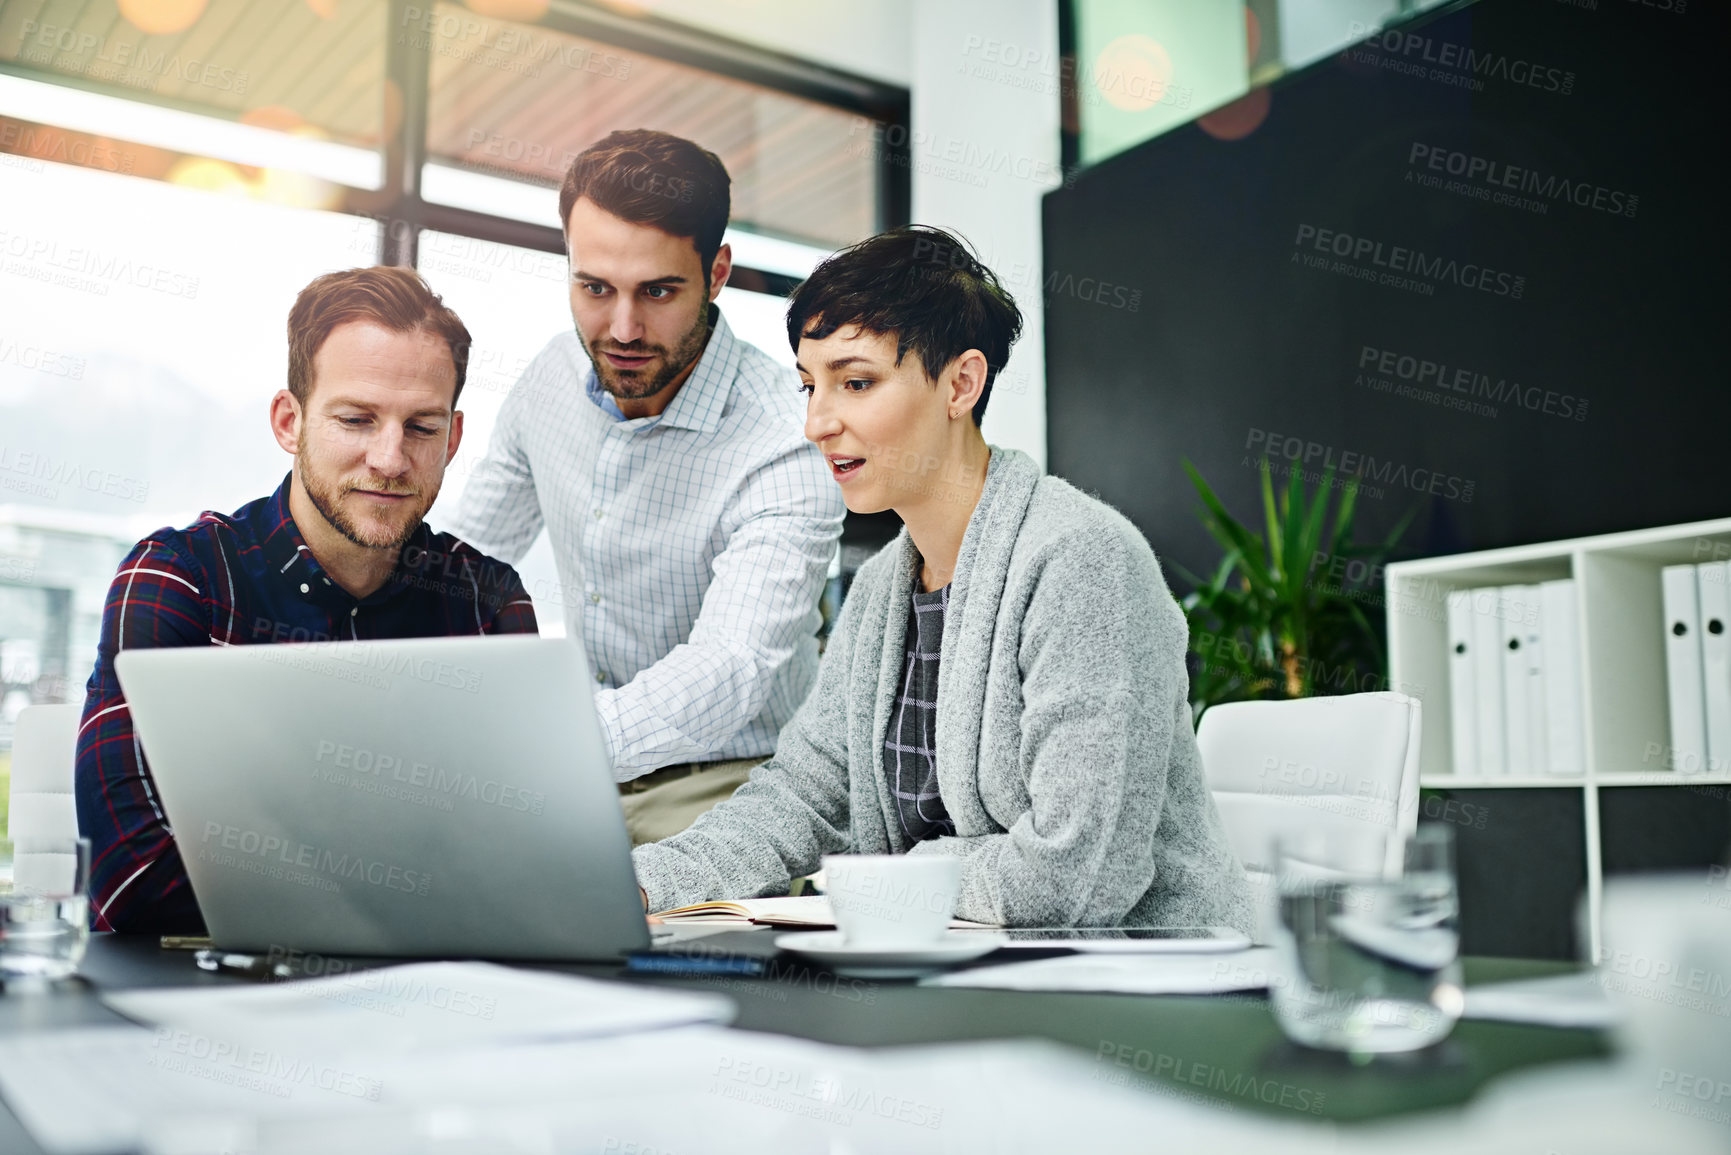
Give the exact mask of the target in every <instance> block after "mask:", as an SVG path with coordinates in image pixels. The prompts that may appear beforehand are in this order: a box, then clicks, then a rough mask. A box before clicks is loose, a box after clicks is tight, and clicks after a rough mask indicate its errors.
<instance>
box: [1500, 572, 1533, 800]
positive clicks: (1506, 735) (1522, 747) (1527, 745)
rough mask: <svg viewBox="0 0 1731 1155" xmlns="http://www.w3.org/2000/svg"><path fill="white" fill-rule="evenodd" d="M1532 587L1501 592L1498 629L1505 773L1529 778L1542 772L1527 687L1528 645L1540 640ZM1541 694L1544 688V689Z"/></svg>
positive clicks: (1508, 587) (1511, 587) (1512, 588)
mask: <svg viewBox="0 0 1731 1155" xmlns="http://www.w3.org/2000/svg"><path fill="white" fill-rule="evenodd" d="M1536 592H1537V591H1536V590H1534V589H1533V587H1531V586H1504V587H1502V589H1501V590H1499V591H1498V594H1499V599H1500V600H1499V605H1498V615H1497V616H1498V622H1497V624H1498V627H1499V630H1500V638H1501V641H1502V651H1501V656H1502V662H1503V751H1504V755H1505V758H1506V762H1505V767H1504V768H1505V770H1506V772H1507V773H1509V774H1513V775H1517V776H1523V777H1524V776H1526V775H1530V774H1533V773H1535V772H1536V771H1537V770H1538V769H1539V762H1538V756H1537V754H1536V752H1535V751H1534V750H1533V711H1532V703H1531V701H1530V696H1529V691H1528V688H1527V684H1528V682H1529V681H1531V679H1532V670H1531V663H1532V657H1531V655H1530V654H1529V653H1528V652H1527V648H1528V646H1529V645H1536V643H1537V641H1538V637H1537V635H1538V629H1537V620H1538V609H1539V607H1538V605H1537V604H1536V601H1537V599H1536V598H1534V597H1533V596H1532V595H1533V594H1534V593H1536ZM1541 692H1542V687H1541Z"/></svg>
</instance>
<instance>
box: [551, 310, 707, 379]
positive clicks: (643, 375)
mask: <svg viewBox="0 0 1731 1155" xmlns="http://www.w3.org/2000/svg"><path fill="white" fill-rule="evenodd" d="M577 339H578V340H580V341H582V342H583V351H584V352H586V353H588V354H589V363H590V364H592V365H594V366H595V377H596V379H597V380H599V381H600V382H601V388H603V389H605V390H606V391H607V392H608V393H610V394H612V395H613V396H614V397H617V398H619V399H620V400H622V401H640V400H642V399H643V398H645V397H653V396H655V395H656V394H657V393H659V392H661V391H662V390H663V389H665V388H667V386H668V385H669V384H670V383H671V382H672V381H673V379H674V378H675V377H677V376H679V375H680V374H681V373H683V372H685V370H686V368H687V367H688V366H689V365H691V363H692V362H694V361H696V360H697V359H698V358H699V357H701V356H703V347H704V346H705V345H707V344H708V343H709V309H708V307H707V306H705V307H704V309H703V311H702V312H701V313H700V314H699V315H698V318H697V323H696V324H694V325H692V326H691V328H690V329H688V330H686V331H685V333H684V335H683V336H681V337H680V338H679V342H678V343H677V344H676V345H674V346H673V348H672V349H671V350H669V349H668V348H667V346H665V345H648V344H645V343H643V342H642V341H633V342H632V343H631V344H629V345H620V344H618V343H616V342H610V343H608V344H605V345H603V346H601V348H599V349H597V348H596V347H595V346H594V345H592V344H591V343H590V342H589V339H588V338H587V337H585V336H584V335H583V332H582V330H581V329H579V330H578V332H577ZM603 352H610V353H628V354H631V355H633V356H642V355H643V354H645V353H649V354H655V355H658V356H659V357H660V359H661V360H660V366H661V367H660V368H659V369H657V370H655V371H654V372H653V373H649V372H646V371H645V370H643V369H615V368H614V367H613V366H611V365H609V364H608V363H607V359H606V358H605V357H603V356H601V354H602V353H603Z"/></svg>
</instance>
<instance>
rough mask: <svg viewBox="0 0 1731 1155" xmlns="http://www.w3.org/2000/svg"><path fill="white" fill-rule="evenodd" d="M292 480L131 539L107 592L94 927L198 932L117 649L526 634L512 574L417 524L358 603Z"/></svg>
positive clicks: (94, 807) (89, 709)
mask: <svg viewBox="0 0 1731 1155" xmlns="http://www.w3.org/2000/svg"><path fill="white" fill-rule="evenodd" d="M288 495H289V481H288V479H287V478H284V480H283V483H282V485H281V486H279V487H278V488H277V491H276V492H275V493H274V494H272V495H271V496H270V497H264V498H260V499H259V500H257V501H254V502H249V503H248V504H246V505H243V506H242V507H241V508H240V509H238V510H236V511H235V512H234V513H233V514H232V515H223V514H220V513H208V512H207V513H206V514H205V515H204V516H203V517H201V518H199V519H198V520H197V521H196V522H194V523H193V524H192V525H190V526H188V527H186V528H185V529H180V530H175V529H166V528H164V529H159V530H157V531H156V532H155V533H153V534H151V535H150V536H149V537H147V538H145V539H144V540H143V541H141V542H139V543H138V544H137V545H136V546H134V547H133V549H132V552H131V553H129V554H128V555H127V556H126V560H125V561H123V562H121V563H120V572H119V573H117V574H116V575H115V577H114V583H113V584H112V585H111V586H109V589H108V600H107V602H106V604H105V605H104V607H103V611H102V639H101V641H100V643H99V644H98V646H97V651H96V669H95V671H94V672H93V673H92V674H91V675H90V684H89V686H88V687H87V689H86V692H85V698H84V717H83V721H82V723H81V725H80V727H79V730H78V770H77V777H76V796H77V802H78V826H79V829H80V830H81V831H82V832H83V833H84V835H85V836H86V837H87V838H89V839H90V850H91V871H90V899H91V926H92V927H93V928H94V929H96V930H119V931H137V932H147V933H194V934H196V933H202V932H203V929H204V925H203V923H204V920H203V919H202V917H201V916H200V914H199V910H198V903H197V900H196V899H195V898H194V897H193V894H192V887H191V884H190V883H188V881H187V877H186V870H185V868H184V867H183V866H182V864H181V860H180V852H179V850H178V849H176V847H175V843H174V831H173V830H171V829H170V828H169V825H168V819H167V817H166V816H165V815H164V814H163V812H162V805H161V803H160V802H159V801H158V799H157V796H156V790H155V787H154V786H153V784H152V782H151V779H150V769H149V767H148V766H147V765H146V764H145V760H144V752H143V750H141V749H140V748H139V745H138V740H137V738H135V737H134V736H133V732H132V717H131V714H130V713H129V712H128V710H127V707H126V698H125V696H124V695H123V694H122V693H121V690H120V680H119V678H117V677H116V676H115V672H114V657H115V655H116V654H117V653H119V652H120V651H121V650H122V649H138V648H140V647H149V646H208V645H216V646H239V645H252V644H257V643H268V642H324V641H349V640H358V641H371V640H377V639H383V638H417V637H444V636H450V635H454V634H532V633H536V632H537V630H536V626H535V610H534V607H533V605H532V604H531V602H530V600H529V595H528V593H527V592H526V591H525V590H524V589H523V583H522V581H521V579H519V578H518V576H517V571H516V570H514V569H512V568H511V567H510V566H508V565H506V564H505V563H503V562H499V561H495V560H493V559H492V558H490V557H488V556H486V555H485V554H483V553H481V552H480V551H479V550H476V549H475V548H473V547H472V546H469V545H466V544H464V543H463V542H461V541H458V540H457V539H456V538H454V537H452V536H451V535H450V534H448V533H435V532H433V531H432V530H430V529H429V528H427V526H426V525H425V524H424V523H423V524H422V525H421V526H420V527H419V528H418V529H416V530H415V534H414V536H413V537H412V538H411V539H410V542H409V544H408V545H407V546H405V547H404V548H403V552H402V557H401V559H400V560H399V562H398V565H397V569H396V572H395V573H393V574H392V575H391V578H390V580H389V581H387V582H386V583H385V584H384V585H383V586H381V587H380V588H379V589H378V590H376V591H374V592H373V593H371V594H369V595H368V596H366V597H364V598H359V599H357V598H355V597H354V596H353V595H352V594H350V593H349V592H348V591H347V590H345V589H343V588H342V587H341V586H340V585H337V584H336V583H335V582H333V581H332V580H331V579H330V578H328V577H327V576H325V570H324V567H322V566H321V565H319V563H318V559H316V558H315V557H313V555H312V551H311V550H310V549H308V548H307V544H306V542H305V541H304V540H302V538H301V535H300V531H299V530H298V529H296V528H295V523H294V521H293V519H292V518H291V517H290V516H289V496H288Z"/></svg>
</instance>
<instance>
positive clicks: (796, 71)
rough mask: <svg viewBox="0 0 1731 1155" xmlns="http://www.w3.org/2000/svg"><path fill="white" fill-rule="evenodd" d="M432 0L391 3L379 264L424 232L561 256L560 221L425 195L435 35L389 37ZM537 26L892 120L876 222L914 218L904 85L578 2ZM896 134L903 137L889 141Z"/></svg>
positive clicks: (737, 277)
mask: <svg viewBox="0 0 1731 1155" xmlns="http://www.w3.org/2000/svg"><path fill="white" fill-rule="evenodd" d="M426 2H427V0H388V3H387V5H386V7H387V10H388V14H387V19H388V20H389V21H390V23H389V24H388V25H387V34H386V37H385V82H386V83H387V84H391V85H395V86H396V88H397V90H398V91H399V92H401V93H402V97H403V115H402V118H401V120H400V122H399V125H398V129H397V131H396V132H395V133H394V134H392V135H391V136H390V137H388V138H387V139H386V141H385V147H384V156H383V158H382V160H383V171H384V187H383V189H382V190H381V191H380V192H379V193H376V194H370V195H366V196H365V197H364V198H362V199H364V200H366V201H371V202H373V204H372V205H371V206H370V207H369V209H368V211H366V212H365V214H364V215H367V216H372V217H375V218H376V219H378V220H379V222H380V223H381V225H382V226H383V227H382V228H381V229H380V232H379V263H380V264H382V265H406V266H409V267H414V266H415V265H416V259H417V255H418V250H419V239H420V234H421V231H422V230H424V229H432V230H434V231H436V232H442V233H453V234H457V235H461V236H466V237H473V238H475V239H476V240H482V241H492V242H495V243H498V244H507V245H516V246H518V247H519V248H526V249H535V250H538V251H540V252H545V253H560V254H563V253H564V252H565V235H564V230H563V229H561V228H556V227H554V226H552V225H536V224H530V223H528V222H525V221H519V220H513V219H511V218H508V217H500V216H494V215H492V214H490V213H483V212H476V211H474V210H472V209H463V208H455V207H453V206H450V205H442V204H438V203H437V202H433V201H428V200H425V199H424V198H423V197H422V196H421V174H422V173H423V171H424V170H425V168H426V165H427V164H428V163H429V160H430V156H429V149H428V146H427V129H428V111H429V107H430V104H431V90H430V86H431V75H432V54H433V45H432V42H431V38H430V37H424V38H423V37H412V36H408V37H393V36H391V35H389V31H388V30H389V29H390V28H394V27H400V26H402V24H403V23H404V22H405V21H407V20H408V19H409V17H408V10H409V9H410V8H412V7H419V6H421V5H423V4H425V3H426ZM536 27H540V28H545V29H547V30H549V31H551V32H559V33H565V34H567V35H572V36H581V37H583V38H585V39H588V40H594V41H597V42H599V43H603V44H608V45H611V46H613V47H615V48H621V49H624V50H626V51H629V52H635V53H638V54H641V55H644V56H651V57H655V58H657V59H660V60H666V61H669V62H671V63H674V64H681V65H685V66H687V67H690V68H697V69H701V70H703V71H706V72H711V73H714V74H716V75H718V76H724V77H727V78H728V79H730V80H739V81H744V82H746V83H748V84H755V85H758V86H760V87H763V88H768V89H772V90H774V91H777V92H782V93H786V94H788V95H790V96H797V97H800V98H802V99H805V100H811V101H815V102H817V103H820V104H826V105H829V106H831V107H833V108H838V109H842V110H844V111H847V112H852V113H855V114H858V115H861V116H869V117H871V118H873V119H875V120H878V121H881V122H883V123H884V124H885V126H886V127H889V126H900V127H901V128H902V129H903V131H901V132H885V133H884V134H883V139H884V146H883V148H882V149H880V150H879V151H878V153H877V165H876V175H877V206H878V220H877V225H876V227H877V228H878V229H879V230H882V229H886V228H892V227H894V226H896V225H901V224H906V223H908V221H909V219H910V212H911V206H912V200H913V197H912V181H911V174H910V169H909V164H908V155H907V149H908V135H909V134H908V132H907V131H906V129H907V126H908V119H909V108H910V100H909V95H908V90H907V89H905V88H900V87H897V86H894V85H889V84H884V83H882V82H880V81H875V80H869V79H867V78H865V77H862V76H857V75H854V74H852V73H848V72H843V71H841V70H840V69H835V68H830V67H828V66H825V65H820V64H815V63H813V62H811V61H806V60H801V59H798V58H796V57H793V56H788V55H785V54H782V53H778V52H772V51H769V50H767V49H763V48H758V47H755V46H753V45H748V44H744V43H741V42H739V41H735V40H730V39H727V38H725V37H722V36H719V35H716V34H714V33H710V32H701V31H698V30H695V29H692V28H687V27H685V26H683V25H678V24H674V23H672V22H670V21H666V20H662V19H659V18H656V17H652V16H623V15H619V14H616V13H612V12H606V11H602V10H599V9H596V8H590V7H588V6H586V5H582V4H579V3H575V2H573V0H552V2H551V3H550V4H549V5H548V8H547V11H546V13H545V14H544V15H543V16H542V17H541V19H540V20H538V21H537V22H536ZM416 41H419V45H418V46H417V44H416ZM892 140H894V141H900V142H901V143H900V144H899V145H891V144H890V143H889V142H890V141H892ZM348 199H349V201H350V202H351V203H350V204H347V205H345V206H344V210H343V211H350V212H353V211H356V208H355V206H354V205H353V202H354V201H355V200H356V198H355V197H353V196H351V197H350V198H348ZM728 283H729V284H731V285H733V286H734V287H735V288H740V289H747V290H750V291H754V292H761V293H771V294H774V295H776V296H782V297H785V296H787V295H788V294H789V293H790V292H792V291H793V287H794V285H795V284H797V283H798V279H797V278H794V277H789V276H787V275H786V274H784V273H778V272H773V271H771V270H767V269H756V268H752V267H751V266H749V265H741V264H737V263H736V264H735V265H734V270H733V274H732V275H731V276H730V278H729V281H728Z"/></svg>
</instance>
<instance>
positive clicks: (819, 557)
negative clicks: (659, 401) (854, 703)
mask: <svg viewBox="0 0 1731 1155" xmlns="http://www.w3.org/2000/svg"><path fill="white" fill-rule="evenodd" d="M715 317H716V320H715V328H714V330H713V332H711V334H710V337H709V344H708V346H707V347H706V348H705V349H704V352H703V356H702V357H701V358H700V359H699V360H698V362H697V365H696V367H695V368H694V369H693V370H692V372H691V376H689V377H687V378H686V380H685V384H684V385H683V386H681V387H680V390H679V392H678V393H677V394H676V395H675V396H674V398H673V401H672V402H671V403H670V404H669V405H668V406H667V409H666V410H665V411H664V412H662V414H661V415H660V416H659V417H643V418H636V419H631V420H627V419H626V418H625V417H624V415H623V414H621V413H620V412H619V407H618V406H617V405H616V404H614V402H613V398H612V397H610V396H609V395H608V394H607V393H606V392H605V391H603V390H602V388H601V385H600V382H599V381H598V380H597V379H596V376H595V370H594V368H593V367H592V366H591V365H590V363H589V357H588V355H587V354H586V353H585V352H584V351H583V345H582V342H581V341H579V340H578V338H577V334H576V333H575V332H567V333H562V334H560V335H559V336H557V337H555V338H553V340H551V341H550V342H548V343H547V347H546V348H545V349H543V350H542V351H541V352H540V354H539V355H538V356H536V358H535V360H533V361H532V362H530V364H529V367H528V369H526V370H525V371H524V373H523V376H522V378H521V379H519V380H518V381H517V383H516V384H515V385H514V386H513V387H512V389H511V392H510V393H509V394H508V395H507V396H506V398H505V402H504V405H503V406H502V407H501V408H500V411H499V419H498V424H497V425H496V426H495V427H494V430H493V439H492V444H490V445H489V446H488V447H487V456H486V458H485V459H484V460H483V461H482V462H481V464H480V465H478V466H477V467H476V469H475V473H474V475H473V476H472V477H471V478H470V479H469V484H468V486H467V487H466V488H465V489H464V491H463V498H462V501H461V503H460V504H459V506H458V509H457V514H456V518H455V521H454V523H453V524H452V525H451V526H450V528H451V530H452V532H454V533H456V534H457V535H458V536H459V537H461V538H463V539H464V540H465V541H468V542H470V543H471V544H473V545H475V546H476V548H478V549H481V550H483V551H484V552H486V553H490V554H492V555H493V556H495V557H499V558H503V559H505V560H507V561H510V562H513V563H515V562H517V561H518V560H520V559H521V558H522V556H523V555H524V553H526V552H527V551H528V549H529V547H530V546H531V545H532V544H534V541H535V538H536V535H538V534H539V533H540V532H541V529H542V527H543V526H545V527H546V529H547V532H548V535H549V536H550V538H551V539H552V544H553V552H554V556H555V558H556V559H557V562H558V567H559V586H560V588H559V589H558V590H556V591H554V598H553V599H552V600H554V601H555V602H557V603H558V604H560V606H561V608H562V610H563V611H564V614H565V622H566V627H567V629H568V630H569V631H570V632H571V634H572V636H578V635H579V631H581V637H582V638H583V639H584V643H585V645H586V647H587V649H588V654H589V663H590V665H591V667H592V668H593V669H594V670H595V680H596V682H597V683H599V685H598V688H597V690H596V694H595V706H596V710H597V712H598V713H599V714H600V716H601V724H602V728H603V730H605V732H606V734H607V743H608V746H609V748H610V750H611V753H612V756H613V768H614V774H615V776H616V777H617V778H618V779H619V780H620V781H621V782H623V781H627V780H629V779H632V778H636V777H638V776H639V775H642V774H646V773H648V772H649V771H651V770H654V769H656V768H657V767H660V766H666V765H670V764H673V763H677V762H703V761H712V760H721V759H729V758H755V757H760V756H762V755H765V754H771V753H773V752H774V751H775V740H776V735H777V734H779V733H780V732H781V727H782V726H783V725H784V724H785V723H786V722H787V720H788V719H789V718H791V717H793V712H794V710H795V709H797V708H798V707H799V704H800V703H801V702H802V701H804V700H805V695H806V692H807V691H808V690H810V689H811V686H812V682H813V680H814V678H815V677H816V675H817V662H818V654H817V627H818V623H819V621H820V617H819V614H818V608H817V604H818V595H819V593H820V591H821V590H822V588H823V583H824V579H825V577H826V576H827V574H828V571H829V563H830V559H831V557H832V556H833V555H834V553H835V547H836V539H837V538H838V537H839V536H840V534H841V522H842V514H843V512H844V506H843V504H842V498H841V490H840V488H839V487H838V486H837V485H836V483H835V481H834V479H832V478H831V477H830V475H829V468H828V466H827V465H825V463H824V460H823V455H822V454H820V453H819V452H818V449H817V447H816V446H815V445H813V444H811V443H810V442H809V441H807V440H806V439H805V437H804V435H803V433H802V430H803V427H804V409H805V407H804V404H803V399H802V398H801V396H800V394H799V380H798V378H797V377H796V376H795V375H794V373H793V371H792V370H791V369H787V368H784V367H783V366H780V365H778V364H776V363H775V362H774V361H772V360H770V358H769V357H768V356H767V355H766V354H765V353H763V352H762V351H761V350H759V349H757V348H755V347H753V346H752V345H749V344H747V343H746V342H744V341H741V340H739V339H737V338H735V337H734V335H733V331H732V330H731V329H730V328H729V327H728V325H727V322H726V320H725V319H723V318H722V317H721V316H720V311H719V310H716V313H715ZM482 543H485V544H484V545H483V544H482Z"/></svg>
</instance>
